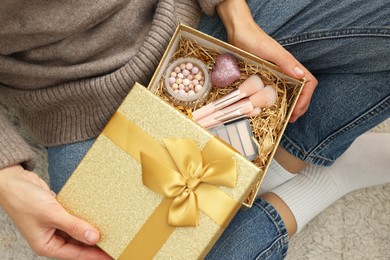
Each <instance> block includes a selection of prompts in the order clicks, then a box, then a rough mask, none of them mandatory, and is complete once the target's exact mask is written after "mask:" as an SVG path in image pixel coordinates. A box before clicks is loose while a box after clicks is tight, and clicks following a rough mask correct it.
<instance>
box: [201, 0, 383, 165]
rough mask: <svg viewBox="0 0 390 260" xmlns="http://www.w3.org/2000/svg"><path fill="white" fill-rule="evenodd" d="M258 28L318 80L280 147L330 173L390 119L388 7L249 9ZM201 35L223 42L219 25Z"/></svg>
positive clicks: (277, 0) (210, 22)
mask: <svg viewBox="0 0 390 260" xmlns="http://www.w3.org/2000/svg"><path fill="white" fill-rule="evenodd" d="M247 2H248V4H249V6H250V8H251V11H252V13H253V15H254V18H255V20H256V21H257V23H258V24H259V25H260V26H261V27H262V28H263V29H264V30H265V31H266V32H267V33H269V34H270V35H271V36H272V37H274V38H275V39H276V40H278V41H279V43H280V44H282V45H283V46H285V48H286V49H287V50H288V51H290V52H291V53H292V54H293V55H294V56H295V57H296V58H297V59H298V60H299V61H300V62H301V63H302V64H303V65H304V66H306V67H307V68H308V69H309V70H310V71H311V72H312V73H313V74H314V76H316V77H317V79H318V80H319V83H318V86H317V89H316V91H315V94H314V95H313V98H312V101H311V105H310V107H309V110H308V112H307V113H306V114H305V115H304V116H302V117H301V118H300V119H298V120H297V121H296V122H295V123H293V124H289V125H288V126H287V128H286V131H285V134H284V136H283V139H282V141H281V145H282V146H283V147H284V148H285V149H286V150H288V151H289V152H290V153H291V154H293V155H295V156H297V157H298V158H300V159H301V160H304V161H307V162H310V163H314V164H318V165H324V166H326V165H331V164H332V163H333V161H334V160H335V159H336V158H338V157H339V156H340V155H341V154H342V152H343V151H345V149H346V148H348V147H349V145H350V144H351V143H352V142H353V141H354V140H355V138H356V137H358V136H359V135H361V134H362V133H364V132H365V131H367V130H369V129H370V128H372V127H374V126H375V125H377V124H379V123H380V122H382V121H383V120H385V119H386V118H388V117H390V100H389V99H390V98H389V96H390V2H389V1H386V0H376V1H374V3H368V2H367V1H363V0H360V1H356V0H354V1H352V0H349V1H341V2H340V1H336V0H325V1H281V0H270V1H259V0H248V1H247ZM199 29H200V30H201V31H204V32H206V33H208V34H211V35H213V36H215V37H217V38H221V39H224V40H226V32H225V30H224V28H223V25H222V23H221V21H220V19H219V18H218V17H217V16H214V17H202V20H201V23H200V25H199Z"/></svg>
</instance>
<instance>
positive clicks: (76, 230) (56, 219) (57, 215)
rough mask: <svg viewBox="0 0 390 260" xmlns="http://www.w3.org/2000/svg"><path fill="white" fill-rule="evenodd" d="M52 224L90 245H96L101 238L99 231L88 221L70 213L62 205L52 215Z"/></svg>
mask: <svg viewBox="0 0 390 260" xmlns="http://www.w3.org/2000/svg"><path fill="white" fill-rule="evenodd" d="M50 219H51V221H52V225H53V227H54V228H56V229H60V230H62V231H64V232H65V233H67V234H68V235H70V236H71V237H73V238H74V239H76V240H78V241H80V242H83V243H85V244H88V245H95V244H96V243H97V242H98V241H99V239H100V235H99V231H98V230H97V229H96V228H95V227H93V226H92V225H91V224H89V223H88V222H86V221H84V220H82V219H79V218H77V217H75V216H73V215H71V214H69V213H68V212H67V211H66V210H65V209H63V208H62V207H61V206H60V205H58V208H57V209H56V210H54V211H52V215H51V216H50Z"/></svg>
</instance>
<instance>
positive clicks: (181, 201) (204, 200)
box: [140, 139, 237, 226]
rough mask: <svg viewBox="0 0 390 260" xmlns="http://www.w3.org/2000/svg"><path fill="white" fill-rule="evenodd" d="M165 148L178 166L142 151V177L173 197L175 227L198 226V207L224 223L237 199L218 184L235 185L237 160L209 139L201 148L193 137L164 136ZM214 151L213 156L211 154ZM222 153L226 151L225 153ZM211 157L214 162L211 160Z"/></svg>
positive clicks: (170, 216)
mask: <svg viewBox="0 0 390 260" xmlns="http://www.w3.org/2000/svg"><path fill="white" fill-rule="evenodd" d="M163 142H164V144H165V147H166V149H167V151H168V153H169V154H170V156H171V158H172V160H173V162H174V165H175V166H176V169H173V168H171V167H168V166H166V164H164V162H160V161H158V159H157V158H153V157H151V156H149V155H147V154H146V153H142V152H141V155H140V157H141V164H142V180H143V183H144V185H145V186H147V187H148V188H150V189H151V190H153V191H155V192H157V193H159V194H161V195H163V196H164V197H165V198H169V199H172V203H171V205H170V208H169V213H168V223H169V225H172V226H196V225H198V209H201V210H202V211H203V212H205V213H206V214H207V215H209V216H210V217H211V218H212V219H214V221H216V222H217V223H218V224H220V225H222V226H225V224H226V222H227V218H229V217H230V215H231V214H230V213H231V212H232V211H233V210H234V209H235V208H236V207H237V202H236V201H234V200H233V199H232V198H230V197H229V196H228V195H227V194H225V193H224V192H223V191H222V190H220V189H219V188H218V187H217V186H225V187H228V188H234V187H235V185H236V179H237V172H236V161H235V160H234V158H232V156H229V157H226V155H222V156H220V157H222V158H218V154H221V153H220V152H219V151H218V150H220V149H218V148H220V147H218V146H214V145H213V144H214V142H209V143H208V144H207V145H206V147H205V148H204V149H203V150H202V151H201V150H200V149H199V148H198V146H197V145H196V143H195V142H194V141H193V140H190V139H165V140H163ZM211 154H212V156H210V155H211ZM222 154H223V153H222ZM210 157H212V161H208V160H209V159H210Z"/></svg>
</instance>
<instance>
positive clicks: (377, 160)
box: [271, 133, 390, 233]
mask: <svg viewBox="0 0 390 260" xmlns="http://www.w3.org/2000/svg"><path fill="white" fill-rule="evenodd" d="M388 182H390V133H367V134H364V135H362V136H360V137H359V138H358V139H356V140H355V142H354V143H353V144H352V145H351V147H350V148H349V149H348V150H347V151H346V152H345V153H344V154H343V155H342V156H341V157H340V158H338V159H337V161H336V162H335V163H334V164H333V165H332V166H330V167H321V166H314V165H312V166H309V167H308V168H306V169H304V170H303V171H302V172H301V173H300V174H297V177H295V178H294V179H292V180H290V181H288V182H286V183H284V184H283V185H280V186H279V187H277V188H275V189H273V190H272V191H271V192H273V193H274V194H276V195H277V196H279V197H280V198H281V199H282V200H283V201H284V202H285V203H286V205H287V206H288V207H289V209H290V210H291V212H292V213H293V215H294V217H295V220H296V222H297V233H298V232H299V231H300V230H301V229H302V228H303V227H304V226H305V225H306V224H307V223H308V222H309V221H310V220H311V219H313V218H314V217H315V216H316V215H318V214H319V213H320V212H321V211H323V210H324V209H326V208H327V207H328V206H330V205H331V204H332V203H333V202H335V201H336V200H338V199H339V198H341V197H342V196H344V195H345V194H347V193H349V192H351V191H354V190H357V189H361V188H365V187H370V186H375V185H379V184H385V183H388Z"/></svg>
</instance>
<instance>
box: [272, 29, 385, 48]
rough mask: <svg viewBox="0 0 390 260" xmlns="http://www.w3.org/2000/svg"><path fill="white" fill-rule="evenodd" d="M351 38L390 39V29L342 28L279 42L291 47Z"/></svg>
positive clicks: (283, 39)
mask: <svg viewBox="0 0 390 260" xmlns="http://www.w3.org/2000/svg"><path fill="white" fill-rule="evenodd" d="M349 37H390V28H386V27H371V28H358V27H351V28H342V29H334V30H323V31H313V32H305V33H301V34H298V35H294V36H290V37H285V38H281V39H278V42H279V43H280V44H281V45H283V46H291V45H295V44H299V43H304V42H310V41H318V40H326V39H340V38H349Z"/></svg>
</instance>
